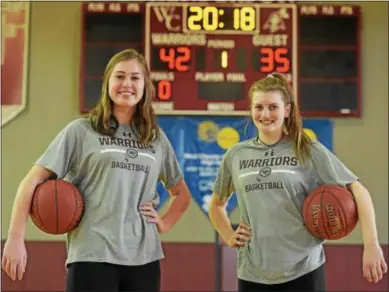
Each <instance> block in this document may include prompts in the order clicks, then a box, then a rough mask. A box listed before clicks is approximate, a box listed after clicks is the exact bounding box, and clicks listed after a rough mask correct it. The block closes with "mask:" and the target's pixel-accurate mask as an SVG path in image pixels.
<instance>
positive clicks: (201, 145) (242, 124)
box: [157, 116, 332, 216]
mask: <svg viewBox="0 0 389 292" xmlns="http://www.w3.org/2000/svg"><path fill="white" fill-rule="evenodd" d="M158 120H159V124H160V126H161V128H162V129H163V131H164V132H165V133H166V135H167V137H168V138H169V140H170V142H171V144H172V146H173V148H174V150H175V152H176V156H177V159H178V161H179V163H180V166H181V169H182V170H183V172H184V175H185V181H186V183H187V185H188V187H189V190H190V191H191V194H192V196H193V199H194V200H195V201H196V203H197V204H198V205H199V206H200V208H201V210H202V211H203V212H204V213H205V215H206V216H208V204H209V202H210V200H211V196H212V187H213V184H214V181H215V179H216V175H217V172H218V169H219V166H220V163H221V160H222V158H223V156H224V154H225V152H226V150H227V149H228V148H230V147H231V146H233V145H235V144H236V143H239V142H241V141H243V140H247V139H249V138H252V137H255V136H256V129H255V126H254V125H253V123H252V122H251V121H250V119H248V118H245V117H204V116H202V117H196V116H194V117H171V116H169V117H166V116H163V117H158ZM303 126H304V128H305V131H306V133H307V134H308V135H310V136H311V137H313V138H315V139H318V140H319V141H320V142H322V143H323V144H324V145H325V146H326V147H327V148H328V149H330V150H332V123H331V122H330V121H329V120H306V121H304V122H303ZM157 191H158V193H159V195H160V201H161V203H160V205H159V207H158V208H160V207H161V206H162V205H163V204H164V203H165V201H166V200H167V199H168V197H169V194H168V192H167V191H166V190H165V189H164V188H163V186H162V184H159V185H158V188H157ZM236 206H237V200H236V196H235V195H233V196H232V197H231V199H230V200H229V202H228V205H227V214H228V215H230V214H231V213H232V211H234V209H235V208H236Z"/></svg>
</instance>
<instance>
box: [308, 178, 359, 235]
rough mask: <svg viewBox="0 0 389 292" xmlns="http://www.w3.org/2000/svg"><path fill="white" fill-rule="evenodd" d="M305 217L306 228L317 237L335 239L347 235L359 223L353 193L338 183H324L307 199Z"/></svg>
mask: <svg viewBox="0 0 389 292" xmlns="http://www.w3.org/2000/svg"><path fill="white" fill-rule="evenodd" d="M303 218H304V224H305V226H306V228H307V229H308V230H309V231H310V232H311V233H312V234H313V235H314V236H316V237H318V238H321V239H329V240H335V239H340V238H343V237H345V236H346V235H348V234H350V232H351V231H353V230H354V228H355V226H356V225H357V223H358V211H357V205H356V203H355V200H354V196H353V194H352V193H351V192H350V191H349V190H348V189H346V188H344V187H341V186H338V185H323V186H320V187H318V188H316V189H314V190H313V191H312V192H311V193H310V194H309V195H308V197H307V198H306V199H305V202H304V206H303Z"/></svg>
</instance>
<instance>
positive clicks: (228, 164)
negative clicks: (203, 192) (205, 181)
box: [214, 137, 357, 284]
mask: <svg viewBox="0 0 389 292" xmlns="http://www.w3.org/2000/svg"><path fill="white" fill-rule="evenodd" d="M355 180H357V177H356V176H355V175H354V174H353V173H352V172H351V171H350V170H348V169H347V168H346V166H344V165H343V163H342V162H341V161H340V160H339V159H338V158H337V157H336V156H335V155H334V154H333V153H331V152H330V151H329V150H328V149H326V148H325V147H324V146H323V145H322V144H321V143H319V142H313V147H312V160H309V161H308V164H307V165H304V166H300V163H299V162H298V160H297V159H296V157H295V153H294V149H293V144H292V141H291V140H290V138H288V137H284V138H283V139H282V140H281V141H280V142H279V143H277V144H276V145H275V146H274V147H273V151H271V150H270V149H269V148H268V147H267V146H266V145H264V144H262V143H260V142H258V141H257V139H250V140H247V141H244V142H241V143H239V144H237V145H235V146H234V147H232V148H230V149H229V150H228V151H227V153H226V154H225V156H224V158H223V160H222V163H221V166H220V169H219V173H218V176H217V178H216V182H215V185H214V193H216V194H218V195H219V198H220V199H221V200H225V201H227V200H228V199H229V198H230V196H231V195H232V193H233V192H236V194H237V200H238V206H239V209H240V213H241V218H242V219H243V221H244V222H246V223H247V224H249V226H250V227H251V229H252V238H251V240H250V241H249V242H248V243H247V244H246V245H245V246H244V247H240V248H238V263H237V265H238V277H239V278H240V279H242V280H246V281H251V282H258V283H264V284H278V283H284V282H288V281H291V280H293V279H296V278H298V277H300V276H302V275H304V274H306V273H309V272H311V271H313V270H314V269H316V268H318V267H319V266H320V265H322V264H323V263H324V262H325V257H324V250H323V246H322V243H323V242H324V241H323V240H320V239H318V238H316V237H314V236H312V235H311V234H310V233H309V232H308V231H307V229H306V228H305V227H304V222H303V217H302V208H303V203H304V199H305V198H306V197H307V196H308V194H309V193H310V192H311V191H312V190H313V189H315V188H316V187H318V186H320V185H323V184H338V185H342V186H345V185H346V184H349V183H351V182H353V181H355Z"/></svg>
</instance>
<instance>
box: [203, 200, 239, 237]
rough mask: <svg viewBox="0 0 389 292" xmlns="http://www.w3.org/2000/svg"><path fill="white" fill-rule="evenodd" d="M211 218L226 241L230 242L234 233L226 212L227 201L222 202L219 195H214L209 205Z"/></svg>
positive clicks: (213, 224)
mask: <svg viewBox="0 0 389 292" xmlns="http://www.w3.org/2000/svg"><path fill="white" fill-rule="evenodd" d="M209 218H210V221H211V224H212V226H213V227H214V228H215V230H216V231H217V232H218V233H219V235H220V237H221V238H222V239H223V240H224V242H226V243H228V242H229V240H230V239H231V238H232V236H233V234H234V230H233V229H232V226H231V222H230V219H229V218H228V216H227V212H226V203H224V202H221V201H220V200H219V199H218V197H217V195H215V194H213V195H212V201H211V204H210V207H209Z"/></svg>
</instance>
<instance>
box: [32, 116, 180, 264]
mask: <svg viewBox="0 0 389 292" xmlns="http://www.w3.org/2000/svg"><path fill="white" fill-rule="evenodd" d="M138 137H139V135H138V133H137V131H135V130H134V129H132V128H131V127H129V126H127V125H119V127H118V130H117V132H116V135H115V137H114V138H111V137H108V136H103V135H100V134H99V133H97V132H95V131H94V130H93V129H92V127H91V125H90V122H89V121H88V119H85V118H80V119H76V120H74V121H73V122H71V123H69V124H68V125H67V126H66V127H65V128H64V129H63V130H62V131H61V132H60V133H59V134H58V135H57V137H56V138H55V139H54V141H53V142H52V143H51V144H50V146H49V147H48V149H47V150H46V152H45V153H44V154H43V155H42V156H41V157H40V158H39V159H38V161H37V164H39V165H41V166H43V167H45V168H47V169H49V170H51V171H53V172H54V173H56V174H57V176H58V178H59V179H60V178H63V179H65V180H67V181H69V182H71V183H72V184H74V185H75V186H76V187H77V188H78V189H79V190H80V192H81V193H82V195H83V198H84V201H85V213H84V216H83V218H82V220H81V222H80V224H79V226H78V227H77V228H76V229H75V230H73V231H72V232H69V233H68V234H67V247H68V258H67V261H66V263H67V264H69V263H72V262H77V261H91V262H107V263H113V264H120V265H142V264H145V263H148V262H151V261H155V260H159V259H161V258H163V257H164V255H163V251H162V247H161V241H160V237H159V233H158V230H157V227H156V225H155V224H152V223H148V222H147V221H146V219H147V218H145V217H144V216H142V215H141V214H140V213H139V206H140V204H141V203H145V202H147V201H152V202H153V203H154V204H155V205H157V204H158V203H159V196H158V193H157V191H156V187H157V182H158V180H161V181H162V182H163V184H164V186H165V187H166V188H168V189H169V188H171V187H172V186H174V185H175V184H176V183H177V182H179V181H180V180H181V179H182V178H183V174H182V172H181V170H180V167H179V164H178V162H177V159H176V156H175V153H174V151H173V148H172V146H171V144H170V142H169V140H168V138H167V137H166V135H165V133H163V132H162V131H161V135H160V138H159V139H158V140H157V141H155V142H154V143H153V144H150V145H144V144H142V143H140V142H139V139H138Z"/></svg>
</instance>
